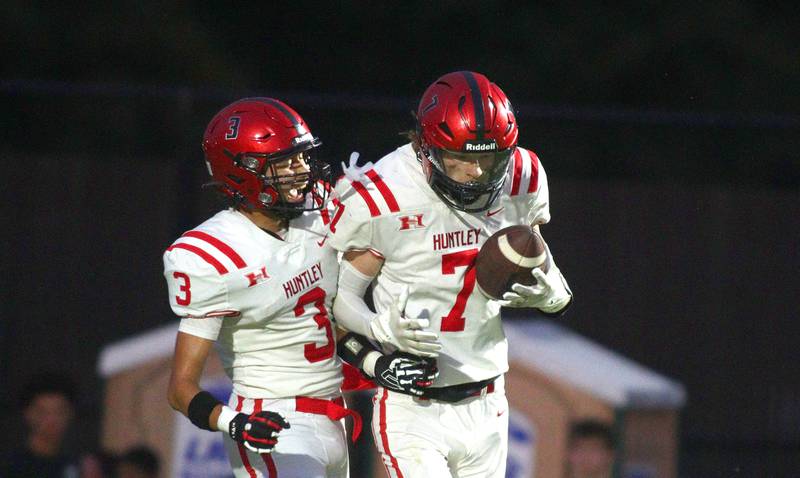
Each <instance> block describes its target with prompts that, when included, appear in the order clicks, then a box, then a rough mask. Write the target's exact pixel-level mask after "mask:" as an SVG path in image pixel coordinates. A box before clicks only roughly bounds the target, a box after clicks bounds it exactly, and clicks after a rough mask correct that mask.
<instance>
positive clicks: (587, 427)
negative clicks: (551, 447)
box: [567, 419, 616, 478]
mask: <svg viewBox="0 0 800 478" xmlns="http://www.w3.org/2000/svg"><path fill="white" fill-rule="evenodd" d="M568 446H569V448H568V450H567V477H568V478H610V477H611V471H612V467H613V465H614V450H615V448H616V446H615V440H614V434H613V432H612V431H611V426H610V425H608V424H606V423H604V422H601V421H598V420H592V419H587V420H581V421H578V422H575V423H573V424H572V426H571V428H570V433H569V445H568Z"/></svg>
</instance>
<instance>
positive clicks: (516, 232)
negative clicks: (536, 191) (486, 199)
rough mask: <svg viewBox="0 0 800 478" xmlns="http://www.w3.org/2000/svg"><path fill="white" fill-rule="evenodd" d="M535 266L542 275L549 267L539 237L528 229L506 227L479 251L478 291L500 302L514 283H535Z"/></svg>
mask: <svg viewBox="0 0 800 478" xmlns="http://www.w3.org/2000/svg"><path fill="white" fill-rule="evenodd" d="M534 267H539V268H540V269H542V270H543V271H544V272H547V270H548V269H549V268H550V258H549V257H548V256H547V250H546V249H545V247H544V240H543V239H542V236H540V235H539V233H537V232H536V231H535V230H534V229H533V228H532V227H530V226H510V227H506V228H504V229H501V230H499V231H497V232H496V233H494V234H493V235H492V236H491V237H490V238H489V239H488V240H487V241H486V242H485V243H484V244H483V247H481V250H480V252H478V257H477V259H476V260H475V275H476V279H477V281H478V289H480V291H481V292H483V294H484V295H486V296H488V297H491V298H493V299H502V298H503V294H504V293H506V292H508V291H511V286H512V285H513V284H516V283H520V284H524V285H533V284H535V283H536V279H535V278H534V277H533V274H531V271H532V270H533V268H534Z"/></svg>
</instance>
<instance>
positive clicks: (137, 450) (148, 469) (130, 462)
mask: <svg viewBox="0 0 800 478" xmlns="http://www.w3.org/2000/svg"><path fill="white" fill-rule="evenodd" d="M158 470H159V460H158V456H156V454H155V452H153V450H151V449H150V448H148V447H146V446H137V447H134V448H130V449H129V450H128V451H126V452H125V453H123V454H122V455H120V457H119V459H118V461H117V475H116V476H117V478H157V477H158Z"/></svg>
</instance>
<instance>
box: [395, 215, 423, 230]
mask: <svg viewBox="0 0 800 478" xmlns="http://www.w3.org/2000/svg"><path fill="white" fill-rule="evenodd" d="M398 219H400V230H401V231H407V230H409V229H421V228H423V227H425V224H422V214H416V215H414V216H400V217H398Z"/></svg>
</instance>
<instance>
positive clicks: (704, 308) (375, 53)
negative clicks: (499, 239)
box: [0, 0, 800, 478]
mask: <svg viewBox="0 0 800 478" xmlns="http://www.w3.org/2000/svg"><path fill="white" fill-rule="evenodd" d="M277 5H280V6H277ZM798 25H800V9H798V8H797V6H796V4H793V3H790V2H785V3H771V4H762V3H760V2H759V3H757V2H747V1H741V0H740V1H729V2H725V1H708V2H696V3H695V2H691V3H690V2H674V3H670V4H664V3H662V2H630V3H628V4H627V5H621V6H617V7H615V8H613V9H609V8H604V7H601V6H598V5H597V4H593V3H592V4H590V3H588V2H537V3H536V4H535V5H532V4H531V3H530V2H514V1H506V2H463V1H462V2H456V1H444V2H416V1H407V2H402V3H400V2H391V3H388V2H387V3H386V4H385V5H383V6H381V7H374V6H368V5H367V2H352V3H351V2H343V3H341V4H337V5H335V6H332V5H329V6H326V7H321V6H319V5H316V4H312V3H310V2H302V1H298V2H280V3H279V4H273V3H272V2H258V3H254V4H250V5H231V4H227V3H226V2H215V3H210V2H207V3H206V4H202V5H201V4H195V5H192V4H189V3H181V4H180V5H179V4H177V3H176V4H168V5H163V4H161V2H150V1H144V2H141V1H140V2H108V3H107V4H105V5H96V6H92V7H89V6H86V5H82V4H77V3H76V4H73V5H71V6H70V5H69V4H68V3H61V4H58V6H56V4H45V3H39V2H22V1H6V2H3V4H2V6H0V32H2V33H0V36H2V43H1V44H2V47H1V48H0V55H2V58H1V60H2V61H1V62H0V64H1V66H0V106H2V116H3V128H2V133H0V134H2V137H1V138H2V139H1V141H0V153H2V164H3V177H4V181H3V182H4V187H3V193H2V194H3V201H2V209H3V220H4V225H3V228H2V231H3V234H2V240H3V244H4V247H3V250H2V254H3V255H2V259H3V264H4V270H5V271H6V273H5V274H3V280H2V283H1V284H0V285H2V289H1V290H2V296H0V297H2V305H3V306H2V309H0V314H1V315H2V318H1V319H0V383H1V384H2V385H0V389H2V390H3V393H2V395H0V402H1V403H0V405H2V420H3V422H4V423H9V424H11V428H10V429H8V430H9V432H7V433H3V434H2V435H0V449H3V450H5V449H7V448H8V447H10V446H12V445H14V444H15V443H17V442H18V440H19V438H18V437H19V436H20V435H19V432H20V430H21V423H20V422H21V421H20V420H19V418H18V416H17V412H16V411H15V409H14V406H15V404H16V398H15V397H16V394H17V392H18V391H19V388H20V386H21V384H22V383H23V382H24V380H25V379H26V378H27V377H28V376H29V375H30V374H31V373H33V372H35V371H37V370H41V369H60V370H65V371H67V372H69V373H70V374H72V375H73V376H75V377H76V379H78V380H79V384H80V386H81V389H82V391H83V392H84V393H83V395H82V398H81V401H80V407H79V410H78V413H79V418H80V420H81V421H80V423H79V425H78V426H76V427H75V428H76V430H74V431H73V434H74V438H75V440H74V447H75V448H76V450H84V449H89V448H91V447H93V446H96V444H97V439H98V435H99V422H100V419H101V417H102V410H101V403H102V402H101V400H102V381H101V380H100V379H99V377H98V376H97V375H96V372H95V365H96V359H97V353H98V351H99V349H100V348H101V347H102V346H103V345H105V344H107V343H109V342H112V341H115V340H118V339H121V338H124V337H126V336H128V335H130V334H134V333H137V332H140V331H143V330H146V329H148V328H151V327H153V326H156V325H160V324H163V323H165V322H168V321H170V320H174V319H173V316H172V313H171V311H170V310H169V307H168V303H167V298H166V295H165V293H166V289H165V287H164V284H163V278H162V276H161V267H162V264H161V258H160V256H161V253H162V252H163V250H164V248H165V247H166V246H167V245H169V244H170V243H171V242H172V240H173V239H174V238H175V237H176V236H177V235H179V234H180V233H181V232H183V231H184V230H186V229H188V228H190V227H192V226H193V225H195V224H197V223H199V222H201V221H202V220H203V219H205V217H207V216H208V215H209V214H210V213H211V212H212V211H213V207H214V205H213V203H212V202H211V201H210V200H209V199H208V198H206V196H205V194H204V193H203V192H202V191H201V190H200V185H201V184H202V182H203V181H204V180H205V177H206V173H205V169H204V165H203V162H202V156H201V151H200V147H199V144H200V139H201V136H202V133H203V129H204V127H205V124H206V123H207V121H208V120H209V119H210V118H211V116H212V115H213V113H214V112H215V111H216V110H218V109H219V108H221V107H222V106H224V105H225V104H227V103H228V102H230V101H232V100H234V99H236V98H238V97H241V96H247V95H264V96H275V97H278V98H281V99H284V100H285V101H287V102H288V103H289V104H291V105H292V106H294V107H295V108H296V109H297V110H298V111H299V112H300V113H301V114H302V115H303V116H304V117H305V119H306V120H307V121H308V122H309V123H310V125H311V127H312V129H313V131H314V132H315V133H316V134H317V135H318V136H320V137H321V138H322V140H323V142H324V146H323V150H322V154H323V155H324V156H325V157H326V158H328V159H329V160H330V161H331V162H332V163H334V164H338V162H339V161H344V160H346V159H347V156H348V154H349V152H350V151H352V150H358V151H360V152H361V153H362V157H364V158H366V159H371V160H373V161H374V160H376V159H378V158H379V157H380V156H381V155H382V154H385V153H386V152H388V151H389V150H390V149H393V148H394V147H395V146H397V145H399V144H401V142H402V140H401V138H399V137H398V136H397V133H398V132H399V131H401V130H404V129H407V128H409V127H410V126H411V125H412V123H411V116H410V114H409V111H411V110H412V109H413V108H414V107H415V102H416V98H417V97H418V96H419V95H420V94H421V93H422V91H423V90H424V89H425V87H426V86H427V85H428V84H429V83H430V82H431V81H432V80H433V79H435V78H436V77H438V76H439V75H441V74H443V73H445V72H448V71H451V70H456V69H472V70H475V71H479V72H482V73H485V74H486V75H487V76H488V77H489V78H491V79H492V80H494V81H496V82H497V83H498V84H499V85H500V86H501V87H502V88H503V89H504V90H505V92H506V93H507V94H508V96H509V97H510V99H511V101H512V102H513V104H514V105H515V107H516V109H517V112H518V119H519V122H520V128H521V140H520V144H521V145H523V146H525V147H528V148H530V149H532V150H534V151H536V152H537V153H538V154H539V156H540V157H541V158H542V162H543V164H544V165H545V167H546V168H547V171H548V176H549V178H550V190H551V201H552V213H553V221H552V223H551V225H548V226H546V227H545V228H544V229H543V231H544V235H545V236H546V237H547V238H548V241H549V242H550V244H552V248H553V250H554V253H555V254H556V255H557V257H558V260H559V264H560V266H561V269H562V270H563V271H564V273H565V275H566V276H567V277H568V278H569V279H570V283H571V285H572V288H573V289H574V291H575V293H576V298H577V301H576V304H575V306H574V307H573V308H572V309H571V310H570V312H569V314H568V316H567V317H566V318H565V319H563V323H564V324H565V325H567V326H568V327H570V328H572V329H573V330H576V331H578V332H579V333H581V334H584V335H586V336H588V337H590V338H591V339H593V340H595V341H597V342H599V343H601V344H604V345H606V346H608V347H610V348H612V349H614V350H616V351H619V352H621V353H622V354H624V355H626V356H628V357H630V358H631V359H633V360H635V361H637V362H639V363H642V364H644V365H645V366H647V367H650V368H653V369H654V370H656V371H658V372H660V373H663V374H665V375H667V376H669V377H671V378H674V379H676V380H678V381H680V382H682V383H683V384H684V385H685V386H686V387H687V391H688V396H689V401H688V404H687V407H686V408H685V410H684V412H683V415H682V421H681V463H680V470H681V476H682V477H687V478H688V477H692V478H694V477H697V478H700V477H712V476H714V477H716V476H720V477H728V476H742V477H762V476H764V477H766V476H776V477H797V476H800V366H798V356H799V354H798V353H797V352H796V349H797V347H796V341H797V339H796V337H798V335H800V320H798V319H800V314H798V301H797V294H798V290H800V288H799V287H798V285H799V284H800V281H798V280H797V274H798V272H800V254H799V253H798V244H800V191H799V189H800V188H799V187H800V153H798V151H800V139H799V137H800V94H798V92H800V28H798Z"/></svg>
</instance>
